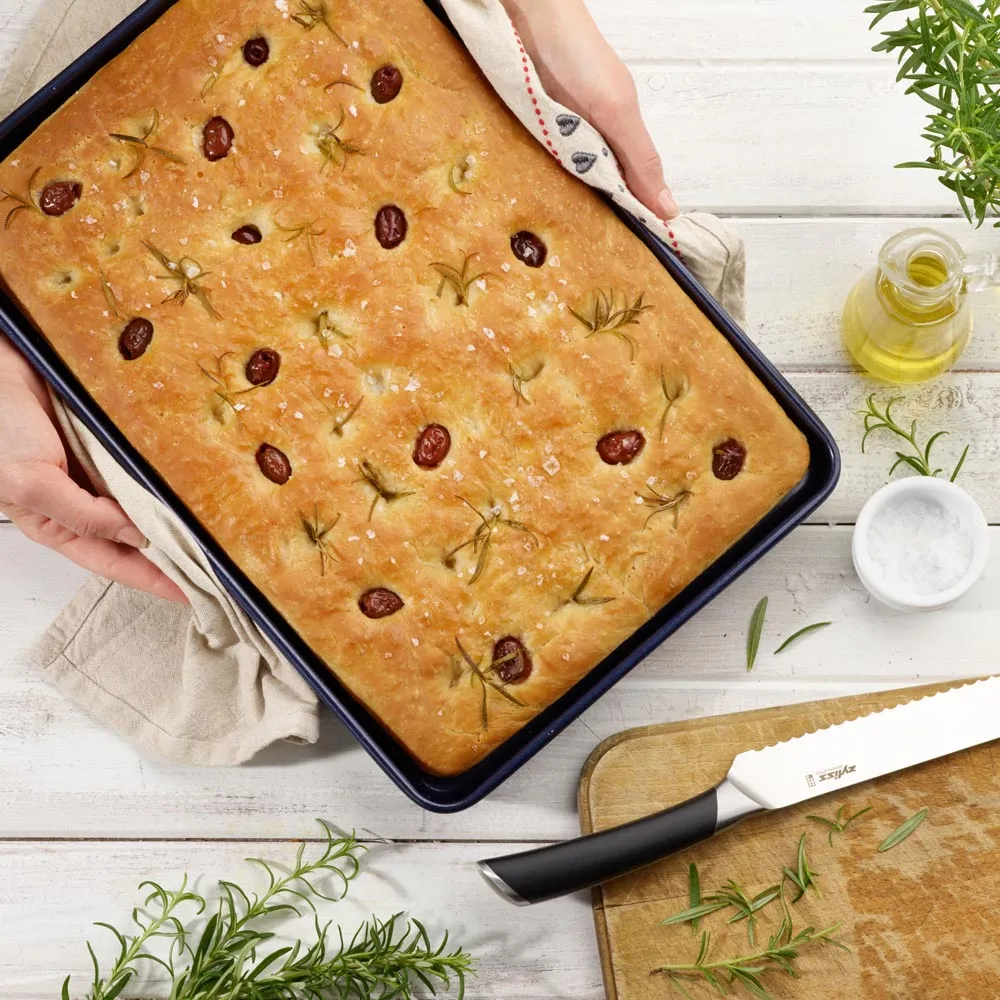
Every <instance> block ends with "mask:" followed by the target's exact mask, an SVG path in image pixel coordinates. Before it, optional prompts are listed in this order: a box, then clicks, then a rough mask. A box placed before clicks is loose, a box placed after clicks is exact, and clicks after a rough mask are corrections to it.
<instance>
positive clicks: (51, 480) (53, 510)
mask: <svg viewBox="0 0 1000 1000" xmlns="http://www.w3.org/2000/svg"><path fill="white" fill-rule="evenodd" d="M70 458H71V456H68V455H67V451H66V447H65V445H64V444H63V441H62V438H61V437H60V436H59V431H58V430H57V429H56V422H55V414H54V413H53V411H52V403H51V400H50V399H49V395H48V392H47V391H46V388H45V384H44V383H43V382H42V380H41V379H40V378H39V377H38V376H37V375H36V374H35V372H34V371H33V370H32V369H31V367H30V366H29V365H28V363H27V361H25V360H24V358H22V357H21V355H20V354H18V353H17V351H15V350H14V348H13V347H12V346H11V345H10V344H9V343H8V342H7V341H6V340H5V339H4V338H3V337H2V336H0V512H2V513H4V514H6V515H7V517H9V518H10V519H11V520H12V521H13V522H14V524H15V525H16V527H18V528H19V529H20V530H21V531H22V532H23V533H24V534H25V535H26V536H27V537H28V538H30V539H31V540H32V541H34V542H38V543H40V544H41V545H45V546H47V547H48V548H50V549H54V550H55V551H56V552H59V553H60V554H62V555H64V556H66V558H67V559H69V560H71V561H72V562H74V563H76V564H77V566H81V567H83V568H84V569H86V570H90V572H92V573H96V574H97V575H98V576H102V577H105V578H107V579H110V580H117V581H118V582H119V583H123V584H125V586H127V587H134V588H135V589H137V590H145V591H148V592H149V593H151V594H156V595H157V596H158V597H165V598H166V599H167V600H171V601H177V602H179V603H186V602H187V599H186V598H185V597H184V594H183V593H182V592H181V590H180V589H179V588H178V587H177V586H176V585H175V584H174V583H173V582H172V581H171V580H170V579H168V578H167V577H166V576H165V575H164V574H163V573H162V572H161V571H160V570H159V569H157V567H156V566H154V565H153V564H152V563H151V562H150V561H149V560H148V559H146V558H145V556H143V554H142V553H141V552H140V551H139V547H140V546H142V545H144V544H145V539H144V538H143V536H142V533H141V532H140V531H139V529H138V528H137V527H136V526H135V525H134V524H133V523H132V522H131V521H130V520H129V519H128V517H127V516H126V514H125V511H123V510H122V509H121V507H120V506H119V505H118V504H117V503H115V501H114V500H110V499H108V498H107V497H97V496H94V495H93V494H92V493H90V492H88V491H87V490H86V489H84V488H83V487H81V486H80V485H78V483H77V482H75V481H74V479H73V478H72V477H71V475H70V464H69V463H70ZM77 479H79V480H81V481H83V480H84V477H83V475H82V473H80V474H79V475H78V476H77Z"/></svg>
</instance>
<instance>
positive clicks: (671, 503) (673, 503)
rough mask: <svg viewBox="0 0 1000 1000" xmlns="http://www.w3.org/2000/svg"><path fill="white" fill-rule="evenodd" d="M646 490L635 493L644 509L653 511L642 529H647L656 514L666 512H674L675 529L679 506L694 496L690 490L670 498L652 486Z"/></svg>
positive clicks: (679, 512)
mask: <svg viewBox="0 0 1000 1000" xmlns="http://www.w3.org/2000/svg"><path fill="white" fill-rule="evenodd" d="M646 489H647V490H648V491H649V492H648V493H639V492H638V491H637V492H636V494H635V495H636V496H637V497H638V498H639V499H640V500H641V501H642V502H643V505H644V506H646V507H652V508H653V510H652V512H651V513H650V515H649V517H647V518H646V523H645V524H644V525H643V528H648V527H649V522H650V521H652V520H653V518H654V517H656V515H657V514H664V513H666V511H668V510H672V511H673V512H674V527H675V528H676V527H677V522H678V520H679V519H680V514H681V506H682V505H683V503H684V501H685V500H687V499H689V498H690V497H692V496H694V494H693V493H692V492H691V491H690V490H680V491H678V492H677V493H675V494H674V495H673V496H671V495H670V494H669V493H661V492H660V491H659V490H657V489H654V488H653V487H652V486H647V487H646Z"/></svg>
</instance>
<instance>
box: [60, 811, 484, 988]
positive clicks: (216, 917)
mask: <svg viewBox="0 0 1000 1000" xmlns="http://www.w3.org/2000/svg"><path fill="white" fill-rule="evenodd" d="M321 825H322V827H323V833H324V836H325V840H326V843H325V844H323V845H322V846H321V848H320V852H319V855H318V856H317V857H316V858H314V859H313V860H307V859H306V857H305V844H302V845H300V847H299V850H298V853H297V855H296V857H295V862H294V864H293V865H292V867H291V870H290V871H289V872H288V873H287V874H282V873H281V872H280V871H279V869H278V868H277V867H276V866H274V865H273V864H271V863H270V862H267V861H263V860H261V859H259V858H250V859H248V860H249V861H250V862H251V863H252V864H255V865H257V866H258V867H259V868H261V869H262V870H263V872H264V873H265V875H266V876H267V881H268V884H267V888H266V889H265V890H264V891H263V892H261V893H259V894H258V893H255V892H251V891H248V890H246V889H243V888H241V887H240V886H239V885H237V884H236V883H234V882H229V881H220V882H219V890H220V894H221V898H220V900H219V902H218V903H217V904H215V905H214V906H211V905H210V904H209V901H208V900H207V899H206V898H205V897H204V896H201V895H199V894H198V893H196V892H193V891H192V890H191V889H189V888H188V884H189V883H188V880H187V878H186V877H185V878H184V879H183V880H182V882H181V885H180V887H179V888H178V889H174V890H168V889H165V888H164V887H163V886H161V885H159V884H158V883H156V882H152V881H148V882H143V883H142V885H141V886H140V889H143V890H149V892H148V895H147V896H146V898H145V899H144V901H143V903H142V904H141V905H140V906H138V907H136V909H135V910H133V912H132V924H133V926H131V927H129V928H127V929H126V930H124V931H122V930H118V929H117V928H115V927H113V926H112V925H111V924H107V923H99V924H98V925H97V926H99V927H103V928H104V929H105V930H107V931H109V932H110V933H111V934H112V935H114V937H115V939H116V941H117V942H118V954H117V956H116V957H115V959H114V960H113V962H112V964H111V967H110V968H109V969H108V970H107V971H106V972H105V971H102V969H101V966H100V963H99V962H98V959H97V957H96V954H95V952H94V950H93V948H92V947H91V946H90V945H89V944H88V946H87V949H88V951H89V952H90V956H91V960H92V961H93V965H94V978H93V981H92V982H91V984H90V987H89V989H88V991H87V994H86V1000H115V998H116V997H118V996H120V995H121V994H122V992H123V991H124V990H125V989H126V988H127V987H129V986H130V985H131V984H132V983H133V982H134V981H138V980H139V979H140V975H139V972H140V968H141V967H142V965H143V963H150V964H152V965H156V966H159V967H160V968H161V969H162V970H165V971H166V973H167V976H168V977H169V985H170V995H169V1000H209V998H217V1000H221V998H223V997H228V998H235V997H241V998H246V1000H320V998H325V997H340V998H348V997H350V998H358V1000H377V998H388V997H397V998H400V1000H412V998H413V996H414V987H415V985H416V984H421V985H422V986H424V987H426V988H428V989H430V990H431V991H432V992H433V991H434V990H435V988H437V989H443V990H450V989H451V987H452V985H453V984H454V986H455V987H456V989H457V996H458V998H459V1000H461V998H462V996H463V995H464V992H465V981H466V978H467V977H468V976H470V975H471V974H473V968H472V959H471V956H470V955H469V954H468V953H467V952H465V951H463V950H461V949H455V950H449V949H448V936H447V934H445V935H444V936H443V939H442V940H441V941H440V942H439V943H438V944H434V943H432V941H431V939H430V936H429V934H428V933H427V931H426V930H425V928H424V926H423V925H422V924H421V923H420V922H419V921H417V920H406V919H404V918H403V917H402V916H400V915H399V914H397V915H395V916H392V917H390V918H389V919H388V920H379V919H377V918H373V919H371V920H369V921H367V922H365V923H364V924H362V926H361V927H360V928H358V930H357V931H356V932H355V933H354V934H353V935H352V936H351V937H350V938H347V937H345V936H344V933H343V931H342V929H341V928H339V927H338V928H336V929H335V930H333V929H332V924H331V923H326V924H321V923H320V920H319V916H318V914H317V913H316V901H317V900H328V901H334V902H336V901H338V900H340V899H342V898H343V897H344V896H345V895H346V893H347V890H348V888H349V886H350V883H351V882H352V881H353V880H354V879H355V878H356V877H357V875H358V872H359V855H360V853H361V852H362V851H363V850H364V848H363V847H362V845H360V844H359V843H358V842H357V840H356V839H355V838H354V836H353V835H346V836H339V835H337V834H335V833H334V831H333V830H332V829H331V828H330V827H329V826H327V825H326V824H325V823H322V824H321ZM330 880H332V882H333V884H334V886H335V890H334V889H333V888H331V889H327V888H326V887H325V885H324V883H326V882H328V881H330ZM334 891H335V894H331V893H332V892H334ZM210 910H211V915H210V916H209V917H208V920H207V921H206V922H205V923H204V925H203V926H201V927H200V928H199V929H195V928H194V927H192V926H191V924H192V923H193V922H194V921H196V920H197V918H198V917H200V916H201V915H203V914H205V913H208V912H209V911H210ZM310 911H311V913H312V916H313V926H314V931H315V940H314V942H313V943H312V944H311V945H306V944H304V943H303V942H301V941H297V942H295V943H294V944H290V945H286V946H280V945H279V944H278V942H277V941H276V940H275V934H274V932H273V931H270V930H264V929H262V928H261V926H260V925H261V923H263V922H267V923H268V924H270V923H272V922H273V918H274V917H275V916H276V915H280V914H284V915H288V916H301V915H303V913H309V912H310ZM158 938H159V939H163V941H164V942H168V946H167V947H166V948H165V949H164V948H160V949H157V950H158V951H159V952H160V954H153V953H152V952H151V950H150V948H151V946H152V945H153V943H154V942H155V941H156V939H158ZM163 951H166V955H165V956H163V954H162V953H163ZM70 996H71V994H70V978H69V977H67V978H66V980H65V982H64V983H63V987H62V1000H70Z"/></svg>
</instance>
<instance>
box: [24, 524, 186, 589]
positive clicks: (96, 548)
mask: <svg viewBox="0 0 1000 1000" xmlns="http://www.w3.org/2000/svg"><path fill="white" fill-rule="evenodd" d="M13 520H14V526H15V527H16V528H18V529H19V530H20V531H21V532H22V533H23V534H24V535H25V536H26V537H27V538H30V539H31V540H32V541H33V542H38V543H39V544H40V545H44V546H46V548H50V549H52V550H53V552H58V553H59V554H60V555H62V556H65V557H66V558H67V559H69V560H70V561H71V562H73V563H75V564H76V565H77V566H79V567H80V568H81V569H85V570H88V571H89V572H91V573H96V574H97V575H98V576H101V577H104V578H105V579H107V580H115V581H117V582H118V583H121V584H124V585H125V586H126V587H132V588H134V589H136V590H144V591H146V592H147V593H149V594H155V595H156V596H157V597H162V598H164V599H166V600H168V601H175V602H177V603H179V604H187V603H188V600H187V598H186V597H185V596H184V593H183V591H181V590H180V588H179V587H177V585H176V584H174V583H173V582H172V581H171V580H170V579H169V578H168V577H167V576H166V575H165V574H164V573H163V572H162V571H161V570H159V569H158V568H157V567H156V566H154V565H153V564H152V563H151V562H150V561H149V560H148V559H147V558H146V557H145V556H144V555H143V554H142V553H141V552H140V551H139V550H138V549H135V548H132V546H130V545H123V544H121V543H120V542H112V541H110V540H108V539H106V538H81V537H80V536H79V535H74V534H73V533H72V532H71V531H69V530H68V529H66V528H63V527H62V526H60V525H58V524H56V522H55V521H51V520H45V519H44V518H41V517H39V516H36V515H30V514H28V515H22V516H17V517H15V518H14V519H13Z"/></svg>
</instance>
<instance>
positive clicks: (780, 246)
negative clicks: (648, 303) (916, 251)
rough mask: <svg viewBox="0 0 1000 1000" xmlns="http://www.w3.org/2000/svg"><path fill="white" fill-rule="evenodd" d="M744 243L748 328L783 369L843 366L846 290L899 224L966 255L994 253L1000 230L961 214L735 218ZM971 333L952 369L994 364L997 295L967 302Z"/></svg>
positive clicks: (999, 346)
mask: <svg viewBox="0 0 1000 1000" xmlns="http://www.w3.org/2000/svg"><path fill="white" fill-rule="evenodd" d="M733 224H734V225H735V226H736V227H737V228H738V229H739V230H740V232H741V233H742V234H743V237H744V239H745V241H746V245H747V285H748V287H747V297H748V301H749V315H750V325H749V327H748V332H749V333H750V335H751V336H752V337H753V339H754V340H755V341H756V342H757V344H758V345H759V346H760V347H761V348H762V349H763V350H764V352H765V353H766V354H767V356H768V357H769V358H770V359H771V361H773V362H774V363H775V364H776V365H777V366H778V367H779V368H780V369H782V371H786V372H787V371H816V370H818V369H830V370H849V369H850V368H851V360H850V357H849V355H848V354H847V352H846V351H845V350H844V348H843V345H842V341H841V335H840V320H841V314H842V312H843V308H844V303H845V301H846V299H847V296H848V293H849V292H850V291H851V289H852V288H853V287H854V285H855V283H856V282H857V281H858V279H859V278H860V277H861V276H862V275H863V274H864V273H865V272H866V271H868V270H869V269H871V268H873V267H874V266H875V264H876V261H877V257H878V251H879V249H880V248H881V246H882V244H883V243H885V241H886V240H888V239H889V238H890V237H892V236H894V235H895V234H896V233H899V232H901V231H902V230H904V229H909V228H911V227H916V226H931V227H933V228H935V229H937V230H939V231H940V232H942V233H945V234H946V235H948V236H951V237H952V238H953V239H955V240H957V241H958V242H959V243H960V244H962V246H964V248H965V249H966V251H967V252H968V253H975V252H986V251H993V252H996V251H998V250H1000V232H998V231H997V230H995V229H993V228H992V227H989V226H985V227H983V228H981V229H978V230H977V229H973V227H972V226H971V225H970V224H969V223H968V222H966V221H965V220H964V219H930V218H890V219H866V218H851V219H838V218H810V219H776V218H770V219H749V218H743V219H735V220H733ZM973 316H974V335H973V338H972V341H971V343H970V344H969V346H968V348H967V349H966V351H965V354H963V355H962V357H961V358H960V359H959V361H958V364H957V365H956V370H958V371H968V370H985V371H996V370H997V369H998V368H1000V292H995V291H992V292H990V291H988V292H982V293H980V294H979V295H977V296H975V297H974V299H973Z"/></svg>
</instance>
